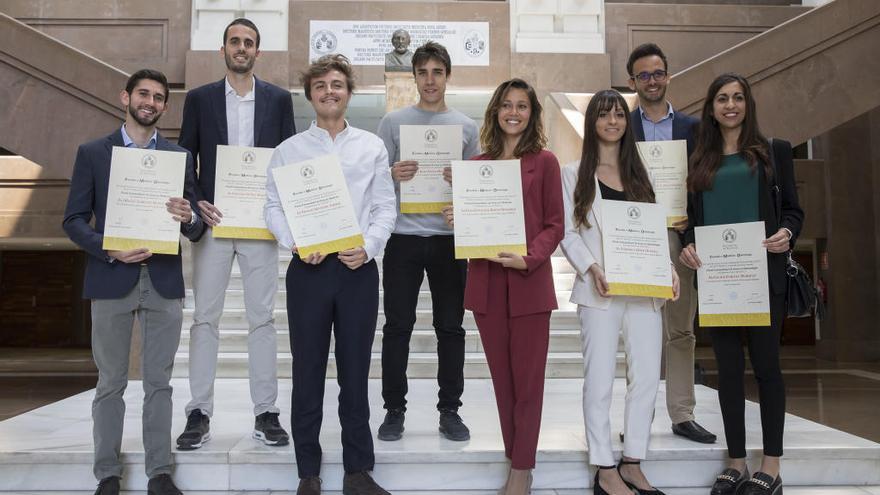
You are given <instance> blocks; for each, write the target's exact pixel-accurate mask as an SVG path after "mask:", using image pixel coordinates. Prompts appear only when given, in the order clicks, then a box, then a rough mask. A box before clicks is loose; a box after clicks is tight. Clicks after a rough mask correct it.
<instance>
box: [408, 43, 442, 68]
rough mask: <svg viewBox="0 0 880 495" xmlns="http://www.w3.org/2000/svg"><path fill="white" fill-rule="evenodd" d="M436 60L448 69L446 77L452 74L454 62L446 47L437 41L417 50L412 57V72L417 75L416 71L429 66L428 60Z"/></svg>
mask: <svg viewBox="0 0 880 495" xmlns="http://www.w3.org/2000/svg"><path fill="white" fill-rule="evenodd" d="M431 59H434V60H436V61H438V62H440V63H441V64H443V66H444V67H446V75H447V76H448V75H449V74H452V61H451V60H450V58H449V52H448V51H446V47H445V46H443V45H441V44H440V43H437V42H436V41H428V42H426V43H425V44H424V45H422V46H420V47H418V48H416V51H415V53H413V56H412V71H413V75H416V69H417V68H419V67H421V66H423V65H425V64H427V63H428V60H431Z"/></svg>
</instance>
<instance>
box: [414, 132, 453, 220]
mask: <svg viewBox="0 0 880 495" xmlns="http://www.w3.org/2000/svg"><path fill="white" fill-rule="evenodd" d="M461 132H462V131H461V126H460V125H402V126H400V160H401V161H403V160H415V161H417V162H419V171H418V172H416V175H415V177H413V178H412V180H408V181H402V182H400V212H401V213H440V210H442V209H443V207H444V206H446V205H448V204H450V203H452V186H450V185H449V183H448V182H446V181H445V180H443V168H444V167H448V166H450V162H451V161H452V160H461V159H462V156H461Z"/></svg>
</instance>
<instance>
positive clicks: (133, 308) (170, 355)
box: [92, 266, 183, 479]
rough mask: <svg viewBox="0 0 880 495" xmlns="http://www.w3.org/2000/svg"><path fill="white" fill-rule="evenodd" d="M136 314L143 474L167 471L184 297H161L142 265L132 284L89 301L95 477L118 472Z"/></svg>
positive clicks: (169, 469) (150, 475) (119, 471)
mask: <svg viewBox="0 0 880 495" xmlns="http://www.w3.org/2000/svg"><path fill="white" fill-rule="evenodd" d="M135 316H137V318H138V323H139V324H140V329H141V336H142V338H141V340H142V342H143V350H142V354H143V370H142V374H143V387H144V408H143V418H142V422H143V440H144V453H145V460H144V464H145V467H146V473H147V476H148V477H150V478H152V477H154V476H157V475H159V474H163V473H169V474H170V473H171V386H170V385H169V382H170V380H171V369H172V368H173V366H174V354H175V353H176V352H177V346H178V344H180V327H181V325H182V324H183V300H182V299H165V298H164V297H162V296H161V295H159V293H158V292H157V291H156V289H155V288H154V287H153V284H152V282H151V281H150V275H149V272H148V270H147V267H145V266H144V267H141V274H140V279H139V280H138V283H137V285H136V286H135V287H134V288H133V289H132V291H131V292H129V293H128V295H126V296H125V297H123V298H120V299H93V300H92V355H93V356H94V358H95V364H96V365H97V366H98V386H97V388H96V389H95V399H94V401H93V402H92V419H93V420H94V427H93V430H92V433H93V436H94V441H95V466H94V473H95V477H96V478H98V479H103V478H106V477H108V476H120V477H121V476H122V462H121V460H120V457H119V454H120V450H121V448H122V423H123V420H124V418H125V401H124V400H123V397H122V395H123V393H124V392H125V387H126V385H128V357H129V350H130V348H131V332H132V326H133V324H134V318H135Z"/></svg>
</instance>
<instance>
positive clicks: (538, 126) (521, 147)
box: [480, 78, 547, 159]
mask: <svg viewBox="0 0 880 495" xmlns="http://www.w3.org/2000/svg"><path fill="white" fill-rule="evenodd" d="M511 89H521V90H523V91H525V92H526V94H527V95H528V97H529V104H530V105H531V107H532V112H531V115H530V116H529V123H528V125H527V126H526V130H525V131H523V134H522V136H520V139H519V142H518V143H517V144H516V148H515V149H514V150H513V156H515V157H517V158H520V157H522V156H523V155H525V154H526V153H537V152H538V151H541V150H542V149H544V146H546V145H547V136H545V135H544V122H543V120H542V119H541V112H542V107H541V102H539V101H538V95H537V93H535V89H534V88H533V87H531V86H530V85H529V83H527V82H525V81H523V80H522V79H517V78H514V79H511V80H509V81H504V82H503V83H501V85H500V86H498V88H497V89H495V93H494V94H493V95H492V99H491V100H490V101H489V106H487V107H486V115H485V116H484V117H483V128H482V129H480V144H481V145H482V147H483V149H484V150H485V151H486V154H487V155H489V156H490V157H492V158H494V159H498V158H500V157H501V155H502V154H503V153H504V131H502V130H501V126H500V125H499V124H498V112H499V111H500V110H501V104H502V103H504V97H505V96H507V93H508V92H509V91H510V90H511Z"/></svg>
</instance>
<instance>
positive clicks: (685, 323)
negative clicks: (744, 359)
mask: <svg viewBox="0 0 880 495" xmlns="http://www.w3.org/2000/svg"><path fill="white" fill-rule="evenodd" d="M681 247H682V246H681V241H680V240H679V237H678V234H677V233H676V232H675V231H674V230H672V229H669V255H670V256H671V257H672V262H673V264H674V265H675V271H676V272H678V278H679V280H680V289H679V296H678V301H675V302H673V301H666V304H664V305H663V347H664V351H665V354H666V409H667V411H668V412H669V419H670V420H672V422H673V423H682V422H684V421H693V420H694V405H695V404H696V399H695V398H694V344H695V343H696V337H695V336H694V315H695V314H696V312H697V290H696V289H695V288H694V276H695V272H694V271H693V270H691V269H690V268H688V267H686V266H684V265H682V264H681V262H680V261H679V260H678V255H679V253H681Z"/></svg>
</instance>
